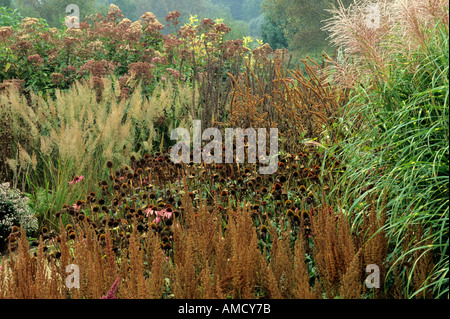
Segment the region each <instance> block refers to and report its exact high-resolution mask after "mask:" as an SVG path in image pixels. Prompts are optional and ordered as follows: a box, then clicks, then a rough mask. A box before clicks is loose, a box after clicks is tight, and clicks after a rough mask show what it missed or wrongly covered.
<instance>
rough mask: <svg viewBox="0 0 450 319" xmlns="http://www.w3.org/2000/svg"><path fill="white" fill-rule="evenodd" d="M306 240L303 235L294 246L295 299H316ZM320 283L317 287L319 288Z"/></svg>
mask: <svg viewBox="0 0 450 319" xmlns="http://www.w3.org/2000/svg"><path fill="white" fill-rule="evenodd" d="M305 244H306V243H305V242H304V240H303V239H302V237H301V236H299V238H298V239H297V240H296V242H295V247H294V269H293V272H294V287H293V297H294V298H295V299H315V298H316V294H315V293H314V290H313V287H311V285H310V283H309V282H310V275H309V272H308V266H307V264H306V263H305V257H306V252H305ZM318 288H319V287H318V285H317V286H316V289H317V290H318Z"/></svg>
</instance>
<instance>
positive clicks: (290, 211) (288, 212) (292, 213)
mask: <svg viewBox="0 0 450 319" xmlns="http://www.w3.org/2000/svg"><path fill="white" fill-rule="evenodd" d="M286 216H287V217H292V216H294V211H293V210H292V209H288V210H287V211H286Z"/></svg>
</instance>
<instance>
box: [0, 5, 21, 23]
mask: <svg viewBox="0 0 450 319" xmlns="http://www.w3.org/2000/svg"><path fill="white" fill-rule="evenodd" d="M22 19H23V17H22V15H21V14H20V13H19V11H18V10H17V9H15V10H12V9H10V8H6V7H4V6H0V27H6V26H9V27H13V28H15V27H17V26H18V25H19V24H20V21H21V20H22Z"/></svg>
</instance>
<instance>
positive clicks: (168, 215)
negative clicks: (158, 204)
mask: <svg viewBox="0 0 450 319" xmlns="http://www.w3.org/2000/svg"><path fill="white" fill-rule="evenodd" d="M164 218H167V219H171V218H172V212H168V211H165V212H164Z"/></svg>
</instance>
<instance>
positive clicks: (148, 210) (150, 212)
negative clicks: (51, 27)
mask: <svg viewBox="0 0 450 319" xmlns="http://www.w3.org/2000/svg"><path fill="white" fill-rule="evenodd" d="M144 213H145V217H148V216H151V215H153V214H154V212H153V209H151V208H147V209H146V210H144Z"/></svg>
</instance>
